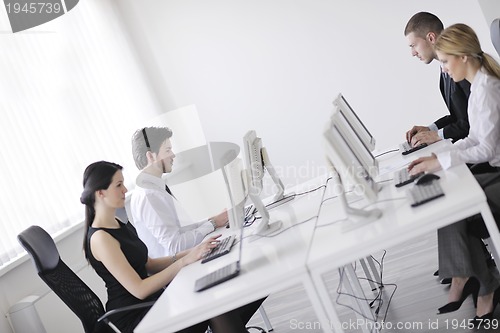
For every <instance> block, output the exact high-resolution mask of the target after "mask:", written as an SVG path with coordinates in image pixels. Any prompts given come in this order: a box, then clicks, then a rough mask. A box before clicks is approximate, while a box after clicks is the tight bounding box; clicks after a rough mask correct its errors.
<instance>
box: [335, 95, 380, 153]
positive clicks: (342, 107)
mask: <svg viewBox="0 0 500 333" xmlns="http://www.w3.org/2000/svg"><path fill="white" fill-rule="evenodd" d="M333 105H334V106H336V107H337V108H338V110H339V111H340V112H341V113H342V114H343V115H344V116H345V118H346V119H347V121H348V122H349V124H350V125H351V127H352V128H353V129H354V131H355V132H356V134H357V135H358V136H359V138H360V139H361V141H362V142H363V144H364V145H365V146H366V147H367V148H368V149H369V150H370V151H373V150H374V149H375V138H374V137H373V135H372V134H371V133H370V131H368V129H367V128H366V126H365V125H364V124H363V122H362V121H361V119H359V117H358V115H357V114H356V112H354V110H353V109H352V108H351V106H350V105H349V103H347V100H346V99H345V98H344V96H342V94H339V95H338V96H337V98H336V99H335V100H334V101H333Z"/></svg>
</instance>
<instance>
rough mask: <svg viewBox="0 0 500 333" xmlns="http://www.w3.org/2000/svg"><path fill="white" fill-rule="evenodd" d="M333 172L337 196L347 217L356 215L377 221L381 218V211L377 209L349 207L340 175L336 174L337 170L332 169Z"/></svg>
mask: <svg viewBox="0 0 500 333" xmlns="http://www.w3.org/2000/svg"><path fill="white" fill-rule="evenodd" d="M333 171H334V178H336V179H337V183H338V185H339V187H340V195H339V197H340V201H341V203H342V207H343V208H344V211H345V212H346V214H347V215H356V216H361V217H366V218H375V219H378V218H380V217H381V216H382V211H381V210H380V209H378V208H374V209H359V208H354V207H351V206H349V202H347V197H346V195H345V188H344V184H342V177H340V174H339V173H338V171H337V169H335V168H333Z"/></svg>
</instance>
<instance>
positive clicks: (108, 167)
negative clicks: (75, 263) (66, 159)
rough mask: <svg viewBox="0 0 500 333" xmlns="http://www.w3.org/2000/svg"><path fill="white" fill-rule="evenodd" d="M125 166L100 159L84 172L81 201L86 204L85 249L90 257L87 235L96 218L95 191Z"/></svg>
mask: <svg viewBox="0 0 500 333" xmlns="http://www.w3.org/2000/svg"><path fill="white" fill-rule="evenodd" d="M122 169H123V167H122V166H121V165H118V164H116V163H112V162H106V161H99V162H95V163H92V164H90V165H89V166H88V167H87V168H86V169H85V172H84V173H83V192H82V195H81V196H80V202H81V203H82V204H84V205H85V229H84V236H83V251H84V252H85V257H86V258H87V259H88V257H89V255H88V253H87V251H88V250H89V249H88V248H87V241H88V239H87V237H88V230H89V227H90V226H91V225H92V222H94V218H95V208H94V204H95V192H96V191H99V190H105V189H107V188H108V187H109V185H110V184H111V181H112V180H113V176H114V175H115V173H116V172H117V171H118V170H122Z"/></svg>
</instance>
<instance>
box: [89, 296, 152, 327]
mask: <svg viewBox="0 0 500 333" xmlns="http://www.w3.org/2000/svg"><path fill="white" fill-rule="evenodd" d="M153 304H155V301H150V302H144V303H139V304H134V305H128V306H124V307H123V308H119V309H113V310H109V311H108V312H106V313H105V314H103V315H102V316H101V317H99V319H97V322H101V321H104V322H105V323H106V324H108V325H109V318H108V317H109V316H112V315H114V314H116V313H120V312H124V311H130V310H135V309H140V308H146V307H151V306H153Z"/></svg>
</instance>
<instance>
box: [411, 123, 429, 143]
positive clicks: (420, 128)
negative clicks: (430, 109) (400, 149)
mask: <svg viewBox="0 0 500 333" xmlns="http://www.w3.org/2000/svg"><path fill="white" fill-rule="evenodd" d="M427 131H430V129H429V127H427V126H413V127H412V128H411V129H410V130H409V131H408V132H406V141H407V142H410V143H411V139H412V138H413V136H414V135H415V134H417V133H420V132H427Z"/></svg>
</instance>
